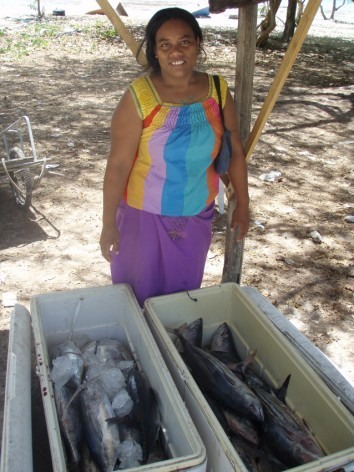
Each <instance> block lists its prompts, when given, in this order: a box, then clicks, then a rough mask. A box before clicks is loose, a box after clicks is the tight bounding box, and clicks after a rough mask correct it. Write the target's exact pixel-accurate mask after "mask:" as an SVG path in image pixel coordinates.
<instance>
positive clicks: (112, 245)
mask: <svg viewBox="0 0 354 472" xmlns="http://www.w3.org/2000/svg"><path fill="white" fill-rule="evenodd" d="M100 246H101V254H102V256H103V257H104V258H105V259H106V260H107V261H108V262H111V260H112V252H113V253H115V254H118V251H119V231H118V230H117V228H116V227H115V226H112V227H106V226H103V228H102V232H101V237H100Z"/></svg>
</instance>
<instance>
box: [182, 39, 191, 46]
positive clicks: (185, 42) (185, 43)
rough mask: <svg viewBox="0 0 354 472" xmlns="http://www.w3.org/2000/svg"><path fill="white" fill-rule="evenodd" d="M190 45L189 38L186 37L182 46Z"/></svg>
mask: <svg viewBox="0 0 354 472" xmlns="http://www.w3.org/2000/svg"><path fill="white" fill-rule="evenodd" d="M189 45H190V41H189V39H184V40H183V41H182V46H189Z"/></svg>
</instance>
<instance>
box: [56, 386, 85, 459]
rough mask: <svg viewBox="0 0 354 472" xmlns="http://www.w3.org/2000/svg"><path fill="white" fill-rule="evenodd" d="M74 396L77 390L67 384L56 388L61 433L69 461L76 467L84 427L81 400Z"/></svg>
mask: <svg viewBox="0 0 354 472" xmlns="http://www.w3.org/2000/svg"><path fill="white" fill-rule="evenodd" d="M74 395H75V390H74V389H73V388H71V387H70V386H69V385H67V384H66V385H64V386H63V387H61V388H58V387H56V386H54V400H55V405H56V409H57V415H58V421H59V427H60V431H61V433H62V436H63V438H64V444H65V446H66V449H67V451H68V453H69V454H68V455H69V461H70V463H71V464H75V465H76V464H78V463H79V461H80V450H81V447H82V426H81V417H80V405H79V401H78V400H79V398H78V397H76V398H74Z"/></svg>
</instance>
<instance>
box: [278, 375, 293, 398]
mask: <svg viewBox="0 0 354 472" xmlns="http://www.w3.org/2000/svg"><path fill="white" fill-rule="evenodd" d="M290 378H291V374H289V375H288V376H287V377H286V379H285V380H284V382H283V384H282V385H281V387H280V388H278V390H276V392H275V395H276V396H277V397H278V398H279V400H280V401H282V402H283V403H285V397H286V393H287V391H288V387H289V382H290Z"/></svg>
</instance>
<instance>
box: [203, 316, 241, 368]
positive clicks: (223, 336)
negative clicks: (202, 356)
mask: <svg viewBox="0 0 354 472" xmlns="http://www.w3.org/2000/svg"><path fill="white" fill-rule="evenodd" d="M209 349H210V351H219V352H225V353H228V354H230V355H232V356H233V358H234V359H235V361H237V362H241V357H240V355H239V353H238V352H237V348H236V346H235V343H234V339H233V337H232V333H231V330H230V328H229V326H228V324H227V323H226V322H224V323H222V324H221V325H220V326H219V327H218V329H217V330H216V331H215V333H214V335H213V337H212V339H211V342H210V347H209Z"/></svg>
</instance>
